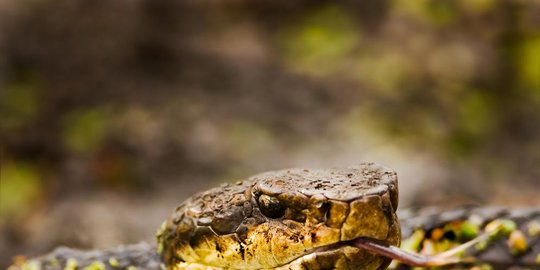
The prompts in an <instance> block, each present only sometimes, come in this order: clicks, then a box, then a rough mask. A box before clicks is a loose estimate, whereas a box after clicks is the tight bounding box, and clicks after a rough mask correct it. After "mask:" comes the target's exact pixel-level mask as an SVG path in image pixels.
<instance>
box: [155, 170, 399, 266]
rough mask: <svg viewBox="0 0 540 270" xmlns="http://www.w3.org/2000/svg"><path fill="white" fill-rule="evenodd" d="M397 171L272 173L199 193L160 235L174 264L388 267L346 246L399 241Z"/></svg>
mask: <svg viewBox="0 0 540 270" xmlns="http://www.w3.org/2000/svg"><path fill="white" fill-rule="evenodd" d="M397 203H398V191H397V177H396V174H395V173H394V172H393V171H392V170H390V169H387V168H385V167H382V166H379V165H375V164H362V165H359V166H354V167H348V168H341V169H325V170H323V169H289V170H281V171H273V172H267V173H263V174H259V175H256V176H253V177H251V178H249V179H247V180H244V181H240V182H238V183H236V184H227V185H224V186H221V187H218V188H215V189H211V190H209V191H206V192H203V193H200V194H198V195H196V196H194V197H192V198H191V199H188V200H187V201H186V202H184V203H183V204H182V205H181V206H179V207H178V208H177V209H176V211H175V212H174V214H173V215H172V217H171V218H169V219H168V220H167V221H166V224H165V225H164V228H163V230H162V231H161V232H160V233H159V235H158V246H159V249H160V251H162V254H163V259H164V262H165V265H167V266H168V268H170V269H192V268H193V269H204V268H210V269H215V268H226V269H321V268H322V269H328V268H332V269H348V268H352V269H367V270H369V269H385V268H386V267H387V266H388V264H389V263H390V260H389V259H387V258H384V257H380V256H377V255H373V254H371V253H369V252H367V251H365V250H363V249H359V248H356V247H352V246H349V245H345V244H343V243H344V242H345V241H348V240H353V239H355V238H358V237H370V238H375V239H379V240H383V241H385V242H387V243H389V244H391V245H399V242H400V231H399V228H400V227H399V223H398V221H397V217H396V214H395V209H397Z"/></svg>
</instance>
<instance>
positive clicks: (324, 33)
mask: <svg viewBox="0 0 540 270" xmlns="http://www.w3.org/2000/svg"><path fill="white" fill-rule="evenodd" d="M360 35H361V32H360V29H359V28H358V27H357V24H355V22H354V21H353V20H352V18H351V17H350V16H349V15H348V14H347V12H345V11H344V10H342V9H340V8H338V7H326V8H323V9H320V10H317V11H315V12H313V13H311V14H309V15H308V16H307V17H306V18H305V19H304V20H303V21H302V22H301V23H300V24H299V25H296V26H293V27H291V29H288V30H287V31H285V33H284V34H283V35H279V36H278V37H279V38H280V39H281V40H280V43H281V44H282V45H283V49H284V58H285V62H286V63H287V64H288V65H289V66H290V67H292V68H293V69H296V70H299V71H302V72H307V73H309V74H313V75H325V74H329V73H334V72H337V71H339V69H340V67H341V66H342V65H343V64H344V61H345V60H346V57H347V56H348V55H349V54H350V53H351V52H352V51H353V49H354V48H356V47H357V45H358V41H359V37H360Z"/></svg>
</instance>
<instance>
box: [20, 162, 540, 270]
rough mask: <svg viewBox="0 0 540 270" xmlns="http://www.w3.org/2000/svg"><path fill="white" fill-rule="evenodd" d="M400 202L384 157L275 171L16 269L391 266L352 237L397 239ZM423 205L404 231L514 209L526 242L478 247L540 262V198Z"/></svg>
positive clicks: (480, 253) (502, 260)
mask: <svg viewBox="0 0 540 270" xmlns="http://www.w3.org/2000/svg"><path fill="white" fill-rule="evenodd" d="M397 207H398V186H397V176H396V173H395V172H393V171H392V170H390V169H388V168H386V167H383V166H380V165H376V164H373V163H365V164H360V165H357V166H352V167H347V168H338V169H288V170H281V171H272V172H267V173H262V174H259V175H255V176H252V177H250V178H248V179H246V180H243V181H238V182H236V183H234V184H225V185H222V186H220V187H217V188H214V189H211V190H208V191H205V192H202V193H199V194H197V195H195V196H193V197H191V198H189V199H188V200H186V201H185V202H184V203H182V204H181V205H180V206H178V207H177V208H176V209H175V210H174V211H173V214H172V215H171V216H170V217H169V219H167V220H166V221H165V222H164V223H163V225H162V227H161V228H160V229H159V231H158V234H157V240H158V241H157V247H156V246H154V245H149V244H146V243H142V244H139V245H133V246H127V247H120V248H116V249H111V250H104V251H100V250H98V251H93V252H84V251H77V250H72V249H66V248H60V249H57V250H56V251H54V252H52V253H51V254H49V255H47V256H43V257H41V258H37V259H32V260H29V261H26V262H25V263H22V264H18V265H17V264H16V265H13V266H11V267H10V270H21V269H22V270H40V269H51V270H52V269H54V270H57V269H64V270H75V269H78V268H80V269H83V270H112V269H128V270H134V269H143V270H144V269H148V270H157V269H158V268H167V269H171V270H187V269H199V270H219V269H306V270H308V269H309V270H311V269H313V270H315V269H337V270H344V269H367V270H370V269H386V268H387V267H388V265H389V263H390V262H391V260H390V259H388V258H386V257H385V256H381V255H377V254H375V253H372V252H369V251H367V250H366V249H363V248H359V247H358V245H355V244H354V243H355V241H358V239H364V238H365V239H373V240H374V241H377V242H380V243H383V244H385V245H389V246H390V245H392V246H399V244H400V242H401V233H400V225H399V222H398V219H397V216H396V209H397ZM423 212H424V213H422V211H421V212H420V213H418V212H415V211H409V212H407V213H404V216H405V219H403V220H402V223H403V224H404V228H402V229H403V232H404V234H405V235H404V237H407V238H408V237H410V236H411V235H415V233H414V231H415V230H421V232H422V233H424V232H430V231H432V232H431V234H432V235H439V236H437V239H443V240H444V238H445V237H446V234H447V233H444V235H442V234H440V233H435V232H436V231H437V230H439V229H440V228H445V227H449V226H450V227H452V226H454V227H455V226H456V224H462V223H463V222H462V221H463V220H467V219H468V218H471V217H476V220H478V219H480V223H479V224H483V225H482V226H484V225H485V224H487V222H489V221H491V220H494V219H497V218H501V217H508V218H510V219H511V220H514V221H515V222H516V224H517V227H516V228H515V230H529V236H528V239H525V240H527V241H528V244H529V246H526V247H525V248H526V249H523V250H521V251H520V253H511V252H510V251H509V249H508V248H504V246H505V245H506V244H505V241H506V240H504V239H502V240H500V241H499V240H497V241H498V242H497V241H495V242H494V245H490V246H486V247H484V248H483V249H482V250H476V251H475V253H474V254H472V256H474V257H477V258H479V259H480V260H484V261H487V262H490V263H491V267H492V268H493V267H494V268H495V269H507V268H508V267H510V266H512V265H513V266H514V267H525V268H514V269H540V267H539V266H540V237H539V236H540V208H538V207H532V208H529V209H521V210H516V211H513V210H512V211H507V210H503V209H499V210H497V209H488V208H485V209H475V208H472V209H466V208H464V209H458V210H456V211H450V212H442V213H439V212H433V211H431V212H429V213H425V211H423ZM465 227H466V226H465ZM481 230H482V229H481ZM535 230H536V231H535ZM443 232H444V231H443ZM446 232H448V231H446ZM423 235H424V234H423ZM425 235H426V236H425V237H424V236H422V237H424V238H427V237H428V236H427V234H425ZM441 237H442V238H441ZM452 237H455V236H452ZM408 240H409V239H408ZM428 240H431V239H428ZM525 240H523V241H525ZM493 246H494V248H493ZM501 246H502V247H503V248H501ZM520 248H522V246H520ZM133 267H135V268H133ZM399 267H402V266H399ZM403 269H407V268H406V267H404V268H403ZM455 269H462V268H455ZM465 269H467V268H465Z"/></svg>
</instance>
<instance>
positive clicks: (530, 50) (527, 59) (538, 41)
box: [516, 34, 540, 95]
mask: <svg viewBox="0 0 540 270" xmlns="http://www.w3.org/2000/svg"><path fill="white" fill-rule="evenodd" d="M516 61H517V66H518V68H519V71H520V72H519V74H520V78H521V80H522V81H523V82H524V83H525V84H526V85H528V86H529V87H530V88H531V90H532V91H535V92H536V95H538V94H540V34H536V35H531V36H530V37H528V38H526V39H525V40H524V41H523V42H522V44H521V46H520V48H519V53H518V57H517V59H516Z"/></svg>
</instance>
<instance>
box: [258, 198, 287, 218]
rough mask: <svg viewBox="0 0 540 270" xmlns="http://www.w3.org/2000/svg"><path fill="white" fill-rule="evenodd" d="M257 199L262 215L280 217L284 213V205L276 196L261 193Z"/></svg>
mask: <svg viewBox="0 0 540 270" xmlns="http://www.w3.org/2000/svg"><path fill="white" fill-rule="evenodd" d="M258 201H259V207H260V209H261V212H262V213H263V215H265V216H267V217H269V218H281V217H283V215H285V210H286V207H285V206H284V205H282V204H281V202H280V201H279V200H278V199H277V198H275V197H271V196H268V195H264V194H263V195H261V196H259V199H258Z"/></svg>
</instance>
